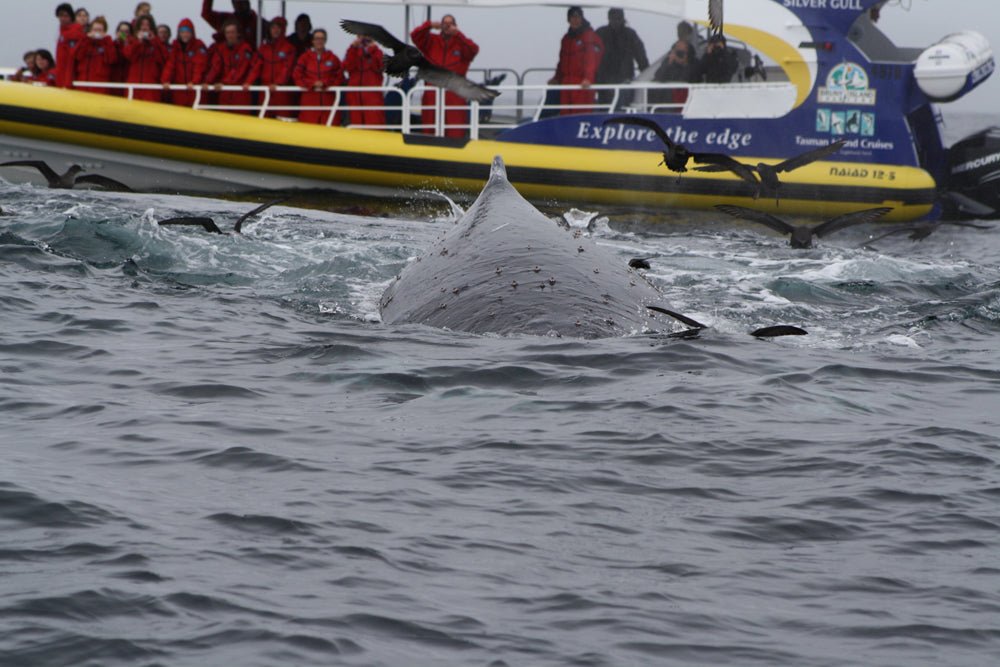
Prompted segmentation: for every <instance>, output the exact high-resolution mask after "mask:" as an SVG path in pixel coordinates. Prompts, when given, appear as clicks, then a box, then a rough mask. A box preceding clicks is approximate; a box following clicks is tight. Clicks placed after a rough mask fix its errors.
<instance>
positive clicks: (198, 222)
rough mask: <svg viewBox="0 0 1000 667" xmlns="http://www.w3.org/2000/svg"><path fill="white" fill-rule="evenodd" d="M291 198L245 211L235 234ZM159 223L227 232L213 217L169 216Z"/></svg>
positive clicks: (276, 200) (234, 228) (234, 230)
mask: <svg viewBox="0 0 1000 667" xmlns="http://www.w3.org/2000/svg"><path fill="white" fill-rule="evenodd" d="M289 199H291V197H282V198H281V199H275V200H273V201H269V202H267V203H266V204H261V205H260V206H258V207H257V208H255V209H254V210H252V211H250V212H248V213H244V214H243V215H241V216H240V217H239V219H238V220H237V221H236V224H235V225H234V226H233V234H242V233H243V232H242V229H243V223H244V222H246V221H247V220H248V219H250V218H252V217H253V216H255V215H257V214H258V213H262V212H263V211H265V210H267V209H269V208H271V207H272V206H274V205H275V204H280V203H281V202H284V201H288V200H289ZM158 224H159V225H160V226H161V227H165V226H166V227H169V226H173V225H191V226H194V227H201V228H203V229H204V230H205V231H206V232H211V233H212V234H225V233H226V232H224V231H222V230H221V229H219V226H218V225H217V224H215V220H213V219H212V218H200V217H180V218H167V219H166V220H160V221H159V223H158Z"/></svg>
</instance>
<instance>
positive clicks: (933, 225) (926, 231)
mask: <svg viewBox="0 0 1000 667" xmlns="http://www.w3.org/2000/svg"><path fill="white" fill-rule="evenodd" d="M941 225H955V226H956V227H971V228H973V229H993V227H992V226H991V225H977V224H975V223H972V222H962V221H960V220H935V221H933V222H918V223H914V224H912V225H899V226H897V227H896V228H895V229H890V230H889V231H887V232H886V233H885V234H880V235H878V236H876V237H875V238H873V239H869V240H867V241H865V242H864V243H863V244H862V247H865V246H868V245H869V244H872V243H875V242H876V241H881V240H882V239H884V238H886V237H888V236H892V235H893V234H903V233H905V232H910V234H909V239H910V240H911V241H923V240H924V239H925V238H927V237H928V236H930V235H931V234H933V233H934V232H935V231H937V229H938V227H940V226H941Z"/></svg>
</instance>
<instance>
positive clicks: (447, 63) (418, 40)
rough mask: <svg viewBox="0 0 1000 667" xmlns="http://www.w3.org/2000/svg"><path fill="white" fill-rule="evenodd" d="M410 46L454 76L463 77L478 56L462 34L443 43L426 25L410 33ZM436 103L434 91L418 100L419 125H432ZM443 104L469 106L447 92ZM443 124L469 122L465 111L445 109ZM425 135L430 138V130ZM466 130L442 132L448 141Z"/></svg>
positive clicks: (428, 24) (425, 23)
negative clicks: (453, 73)
mask: <svg viewBox="0 0 1000 667" xmlns="http://www.w3.org/2000/svg"><path fill="white" fill-rule="evenodd" d="M410 37H412V38H413V43H414V44H415V45H416V46H417V48H418V49H420V51H421V52H423V54H424V55H425V56H427V59H428V60H430V61H431V62H432V63H434V64H435V65H440V66H441V67H444V68H445V69H447V70H450V71H452V72H455V73H456V74H461V75H462V76H465V74H466V73H467V72H468V71H469V65H470V64H471V63H472V59H473V58H475V57H476V54H477V53H479V46H478V45H477V44H476V43H475V42H473V41H472V40H471V39H469V38H468V37H466V36H465V35H464V34H462V32H457V33H455V34H454V35H452V36H451V37H450V38H448V39H445V38H444V36H442V35H441V34H438V33H432V32H431V22H430V21H425V22H424V23H423V24H421V25H420V26H418V27H417V28H414V30H413V32H411V33H410ZM436 102H437V91H435V90H428V91H426V92H425V93H424V96H423V98H422V99H421V102H420V103H421V105H423V111H421V112H420V123H421V124H422V125H433V124H434V122H435V118H434V116H435V114H434V108H435V107H434V105H435V103H436ZM444 104H445V106H448V107H455V106H458V107H464V106H466V105H467V104H468V102H466V101H465V100H464V99H463V98H461V97H460V96H458V95H456V94H455V93H453V92H451V91H448V92H446V93H445V94H444ZM444 122H445V124H446V125H466V124H468V122H469V110H468V108H461V109H447V110H446V111H445V112H444ZM424 132H426V133H428V134H432V133H433V132H434V130H433V129H430V128H425V129H424ZM466 133H467V130H464V129H461V128H450V129H447V130H445V136H447V137H461V136H464V135H465V134H466Z"/></svg>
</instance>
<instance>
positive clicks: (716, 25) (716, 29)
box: [708, 0, 723, 35]
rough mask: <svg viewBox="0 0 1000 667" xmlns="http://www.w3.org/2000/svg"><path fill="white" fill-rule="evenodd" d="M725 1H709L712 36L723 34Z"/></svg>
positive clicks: (709, 23) (709, 24)
mask: <svg viewBox="0 0 1000 667" xmlns="http://www.w3.org/2000/svg"><path fill="white" fill-rule="evenodd" d="M722 4H723V0H708V27H709V28H710V29H711V34H712V35H721V34H722Z"/></svg>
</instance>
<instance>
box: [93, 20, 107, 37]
mask: <svg viewBox="0 0 1000 667" xmlns="http://www.w3.org/2000/svg"><path fill="white" fill-rule="evenodd" d="M106 32H107V29H106V28H105V27H104V24H103V23H93V24H91V26H90V34H91V35H93V36H94V39H101V38H102V37H104V33H106Z"/></svg>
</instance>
